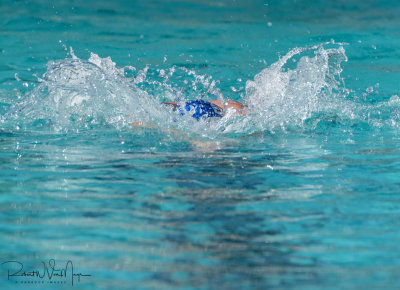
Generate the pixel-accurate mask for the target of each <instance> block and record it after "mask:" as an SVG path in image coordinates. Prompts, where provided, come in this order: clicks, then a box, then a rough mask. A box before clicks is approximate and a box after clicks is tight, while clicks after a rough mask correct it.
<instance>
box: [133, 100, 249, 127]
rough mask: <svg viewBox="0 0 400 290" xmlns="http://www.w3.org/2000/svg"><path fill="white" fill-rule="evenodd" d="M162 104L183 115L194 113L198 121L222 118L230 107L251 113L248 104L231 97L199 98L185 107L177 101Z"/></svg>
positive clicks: (242, 112) (136, 125) (240, 112)
mask: <svg viewBox="0 0 400 290" xmlns="http://www.w3.org/2000/svg"><path fill="white" fill-rule="evenodd" d="M162 104H163V105H165V106H169V107H172V110H173V111H177V110H179V112H180V114H181V115H182V116H183V115H185V114H186V113H193V114H192V117H193V118H195V119H196V120H197V121H199V120H200V118H203V119H205V118H222V117H223V116H224V114H225V113H226V111H227V110H228V109H233V110H234V112H235V113H236V114H238V115H241V116H244V115H247V114H248V113H249V110H248V107H247V106H246V105H244V104H242V103H240V102H238V101H234V100H230V99H226V100H223V101H221V100H213V101H204V100H200V99H198V100H194V101H188V102H186V103H185V106H184V107H183V108H182V107H181V106H180V105H179V104H178V103H177V102H163V103H162ZM131 125H132V126H135V127H146V128H153V126H143V123H142V122H133V123H131Z"/></svg>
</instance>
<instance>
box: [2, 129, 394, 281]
mask: <svg viewBox="0 0 400 290" xmlns="http://www.w3.org/2000/svg"><path fill="white" fill-rule="evenodd" d="M4 134H6V133H4ZM7 134H8V133H7ZM7 136H8V139H7V140H6V141H4V140H3V141H2V143H1V146H2V152H3V153H2V156H1V158H2V164H3V168H4V169H3V178H2V182H3V186H2V200H3V202H2V203H1V211H0V212H1V214H0V215H1V220H2V229H3V231H2V234H1V239H2V241H3V244H4V247H3V248H2V250H1V255H2V256H3V257H5V258H7V259H18V260H23V261H26V263H33V264H34V263H36V261H37V260H43V259H48V258H55V259H56V260H60V261H66V260H69V259H70V260H73V261H74V264H75V265H76V266H77V267H79V269H80V270H81V271H86V272H89V273H91V274H92V275H93V277H92V278H90V279H89V278H87V279H88V280H86V281H85V282H84V283H85V284H82V285H85V287H86V286H88V287H89V286H93V287H104V288H106V287H117V286H118V287H122V288H128V285H144V287H172V288H174V287H186V286H188V285H191V286H193V287H203V286H204V287H206V286H209V285H220V286H222V287H226V288H236V287H238V286H239V285H240V287H251V288H258V287H261V288H264V287H266V286H269V287H275V286H284V285H286V286H290V287H294V286H295V285H297V283H301V284H302V285H308V284H309V285H316V284H320V283H322V284H324V283H327V284H328V285H329V283H330V282H329V281H332V279H334V277H336V276H338V275H343V274H345V273H341V272H340V271H339V270H338V269H335V267H338V266H339V264H338V262H339V261H340V260H337V259H336V255H341V254H342V253H343V251H346V252H347V251H348V250H349V247H352V245H353V244H354V243H356V244H358V243H359V241H358V240H357V239H355V240H354V239H353V238H352V235H351V231H358V230H359V229H357V228H352V226H351V224H348V225H345V224H343V223H345V222H346V220H348V219H349V218H351V217H352V216H353V217H352V219H353V218H355V219H354V220H358V221H359V222H361V223H364V222H363V216H364V215H365V212H363V211H359V212H358V213H357V212H356V213H351V212H349V211H347V209H346V207H343V206H341V205H340V203H341V202H344V203H347V202H350V203H351V202H355V200H354V199H357V198H358V197H357V196H358V195H359V194H360V192H358V191H357V190H356V188H352V187H350V188H346V179H344V182H341V183H340V184H338V183H337V184H335V182H339V181H340V180H341V178H343V176H345V174H344V173H343V174H344V175H342V173H341V171H346V167H350V168H351V166H352V162H353V161H346V159H344V157H343V156H344V155H343V154H349V158H350V156H353V157H351V158H352V159H353V158H355V156H358V155H359V154H361V155H365V154H369V152H370V151H369V150H368V149H364V150H363V149H360V150H359V151H356V152H347V153H346V152H343V153H342V154H340V155H336V154H333V153H332V152H331V150H326V149H324V148H321V144H323V141H322V143H321V138H322V139H323V138H325V137H323V136H318V135H316V136H314V137H310V136H309V137H307V138H304V137H302V136H297V137H296V136H290V137H289V136H288V137H287V138H282V137H277V136H273V135H272V136H268V135H263V136H257V137H249V138H245V139H243V140H241V141H240V142H236V143H232V142H228V143H227V144H223V143H222V144H220V145H221V148H220V149H219V150H217V151H214V152H203V151H193V149H192V148H191V146H190V145H189V146H186V145H182V144H181V145H180V146H181V147H180V149H181V151H176V150H174V151H171V150H170V149H171V148H169V150H168V148H165V147H162V146H164V145H165V144H164V145H162V146H161V147H159V148H158V149H154V150H149V146H148V145H146V146H143V143H141V142H143V140H141V139H140V138H136V137H135V136H132V135H131V136H129V135H128V134H126V135H121V134H120V133H117V132H115V131H110V132H109V133H108V134H105V133H104V132H91V134H89V135H87V137H85V138H84V139H85V141H83V140H82V138H79V139H75V138H74V137H73V135H71V136H65V135H57V134H54V135H53V136H51V135H50V136H49V135H46V136H40V135H32V134H26V135H24V136H19V137H18V138H19V144H18V145H16V144H15V143H14V141H15V140H13V138H15V136H13V135H12V134H8V135H7ZM121 140H124V141H121ZM81 142H82V143H81ZM84 144H85V145H84ZM99 144H100V145H99ZM224 146H226V147H224ZM338 146H339V147H340V146H341V145H340V144H338ZM322 147H323V146H322ZM132 148H135V151H131V149H132ZM343 148H344V147H343ZM366 148H368V147H366ZM33 149H34V150H33ZM117 151H118V152H119V153H117V154H116V153H115V152H117ZM97 152H101V154H98V153H97ZM337 152H340V150H339V151H337ZM381 152H382V154H389V155H392V154H397V151H393V149H392V150H390V148H389V151H381ZM370 156H371V155H370ZM372 156H375V155H372ZM393 162H395V161H394V159H393ZM7 167H9V170H8V171H7V170H6V168H7ZM15 168H17V170H15ZM339 168H341V169H342V170H338V169H339ZM332 170H333V171H335V172H337V175H336V177H335V175H334V174H332V172H331V171H332ZM28 171H29V172H31V173H30V174H29V175H26V174H25V172H28ZM15 172H17V173H18V174H17V175H16V176H15ZM326 174H330V175H331V177H330V179H327V178H326V177H325V176H326ZM332 178H333V179H334V180H332ZM365 182H366V181H365ZM363 183H364V182H363V181H361V180H359V184H360V186H361V185H362V184H363ZM365 186H368V183H365ZM28 189H29V190H28ZM381 206H383V207H385V206H387V205H386V204H384V203H383V204H381ZM374 214H375V217H378V219H385V218H384V216H381V214H380V213H379V212H376V213H374ZM382 221H383V220H382ZM366 226H367V227H366V229H368V227H370V230H371V231H372V232H370V233H369V232H366V233H365V234H366V235H371V234H372V233H373V231H374V228H375V225H374V224H367V225H366ZM342 227H343V228H342ZM376 230H378V228H377V229H376ZM333 233H336V234H335V236H333V235H332V234H333ZM332 239H334V240H335V243H334V244H332V241H333V240H332ZM359 246H360V247H363V248H366V249H370V247H373V246H374V244H373V243H372V244H364V245H360V244H359ZM321 253H324V257H323V258H321V257H320V255H321ZM355 255H357V254H355ZM114 283H117V284H114ZM293 283H295V284H293Z"/></svg>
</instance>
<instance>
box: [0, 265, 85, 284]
mask: <svg viewBox="0 0 400 290" xmlns="http://www.w3.org/2000/svg"><path fill="white" fill-rule="evenodd" d="M1 266H2V267H3V268H4V267H6V268H7V275H8V280H10V281H13V282H15V283H16V284H44V283H48V284H67V283H71V285H72V286H73V285H74V282H75V279H77V281H78V282H81V278H82V277H90V276H92V275H90V274H82V273H76V272H75V271H74V264H73V263H72V261H71V260H68V261H67V262H66V264H65V266H64V267H56V261H55V260H54V259H50V260H49V261H48V262H47V263H46V262H43V261H42V262H41V263H40V266H38V267H37V268H36V269H29V270H26V269H24V264H23V263H21V262H19V261H6V262H3V263H1Z"/></svg>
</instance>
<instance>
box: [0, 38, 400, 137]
mask: <svg viewBox="0 0 400 290" xmlns="http://www.w3.org/2000/svg"><path fill="white" fill-rule="evenodd" d="M327 46H329V47H330V48H326V47H327ZM346 61H347V57H346V54H345V49H344V47H343V45H341V44H334V43H329V44H326V43H325V44H320V45H317V46H313V47H306V48H295V49H293V50H291V51H289V52H288V53H287V54H286V55H285V56H283V57H281V58H280V59H279V60H278V61H277V62H275V63H273V64H272V65H270V66H269V67H267V68H265V69H263V70H262V71H261V72H260V73H258V74H256V75H255V76H254V79H253V80H248V81H247V82H246V87H245V92H246V93H245V96H244V99H243V100H242V101H243V102H245V103H246V105H247V106H248V107H249V111H250V113H249V114H248V115H246V116H239V115H237V114H235V112H234V111H229V110H228V111H227V112H226V113H225V116H224V117H223V118H221V119H215V120H200V121H196V120H195V119H193V118H191V117H190V116H188V115H185V116H181V115H180V114H179V113H177V112H173V111H172V110H171V109H169V108H166V107H165V106H163V105H161V104H160V103H161V102H162V101H177V102H178V103H184V102H185V101H187V100H190V99H194V98H204V99H215V98H218V99H221V100H223V99H224V96H223V94H222V93H221V92H220V90H219V89H218V85H219V82H218V81H216V80H213V79H212V76H209V75H199V74H197V73H196V72H195V71H194V70H189V69H187V68H180V67H176V66H173V67H171V68H169V69H156V70H153V72H152V73H150V74H149V71H151V70H152V69H151V68H149V67H145V68H144V69H142V70H140V71H136V68H133V67H124V68H118V67H117V66H116V64H115V63H114V62H113V61H112V60H111V58H110V57H108V58H101V57H99V56H98V55H96V54H93V53H92V54H91V56H90V58H89V59H88V60H82V59H80V58H78V57H76V56H75V54H74V53H73V51H72V50H71V58H66V59H62V60H57V61H50V62H49V63H48V64H47V71H46V73H45V74H44V75H43V77H42V78H41V79H40V80H39V81H40V83H39V85H38V86H37V87H36V88H34V89H33V90H32V91H30V92H28V93H27V94H26V95H25V96H24V97H22V99H21V101H20V102H18V103H17V104H14V105H13V106H12V107H11V109H10V111H9V113H7V114H6V115H5V116H3V117H2V119H1V122H2V123H3V125H4V126H5V125H6V124H13V126H14V127H18V128H20V127H21V126H25V127H28V126H34V127H35V126H36V127H38V126H39V127H40V126H41V127H43V126H45V127H47V128H50V129H52V130H56V131H66V132H67V131H70V130H73V131H79V130H81V129H82V128H85V129H87V128H89V129H90V128H91V127H92V126H112V127H115V128H116V129H117V130H119V129H122V128H132V130H134V129H135V128H134V127H132V126H131V124H132V123H135V122H140V123H141V124H142V125H143V126H148V127H159V128H164V129H166V130H164V132H185V134H189V135H191V134H194V135H201V136H205V137H207V138H211V139H214V138H217V137H219V136H226V135H232V134H239V135H245V134H250V133H255V132H263V131H268V132H276V131H279V132H285V131H287V130H291V129H293V128H298V129H300V130H304V129H306V130H310V129H313V128H316V127H317V126H318V124H320V123H321V122H324V120H326V119H329V120H332V119H335V120H336V121H338V122H341V123H344V124H346V123H347V124H349V125H353V124H354V123H355V122H366V123H368V125H371V126H377V127H379V126H384V125H390V126H393V125H394V124H397V122H396V121H394V120H395V116H394V117H393V114H391V113H390V112H388V115H389V116H390V117H389V118H387V120H386V121H379V119H378V118H375V117H374V112H376V111H377V109H379V110H381V111H388V110H389V108H390V109H393V108H394V107H399V103H400V101H399V98H398V97H396V96H394V97H392V99H391V100H390V101H389V102H386V103H385V104H380V105H375V106H374V107H373V106H371V105H366V104H361V103H356V102H355V101H354V99H352V98H349V93H350V91H348V90H347V89H346V88H345V85H344V82H343V79H342V78H341V76H340V74H341V72H342V67H341V64H342V63H343V62H346ZM130 74H132V76H129V75H130ZM377 106H378V107H379V106H380V107H379V108H378V107H377ZM395 112H396V110H395Z"/></svg>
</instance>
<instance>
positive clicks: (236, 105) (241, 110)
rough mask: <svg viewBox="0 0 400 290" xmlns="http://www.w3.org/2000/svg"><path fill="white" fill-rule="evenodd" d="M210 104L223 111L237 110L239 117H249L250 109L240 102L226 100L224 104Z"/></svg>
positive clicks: (216, 102)
mask: <svg viewBox="0 0 400 290" xmlns="http://www.w3.org/2000/svg"><path fill="white" fill-rule="evenodd" d="M210 103H212V104H214V105H216V106H218V107H220V108H221V110H226V109H229V108H232V109H235V110H236V112H237V113H238V114H239V115H242V116H244V115H247V114H248V113H249V110H248V107H247V106H246V105H244V104H242V103H240V102H238V101H235V100H231V99H225V100H224V101H223V102H222V101H221V100H214V101H210Z"/></svg>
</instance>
